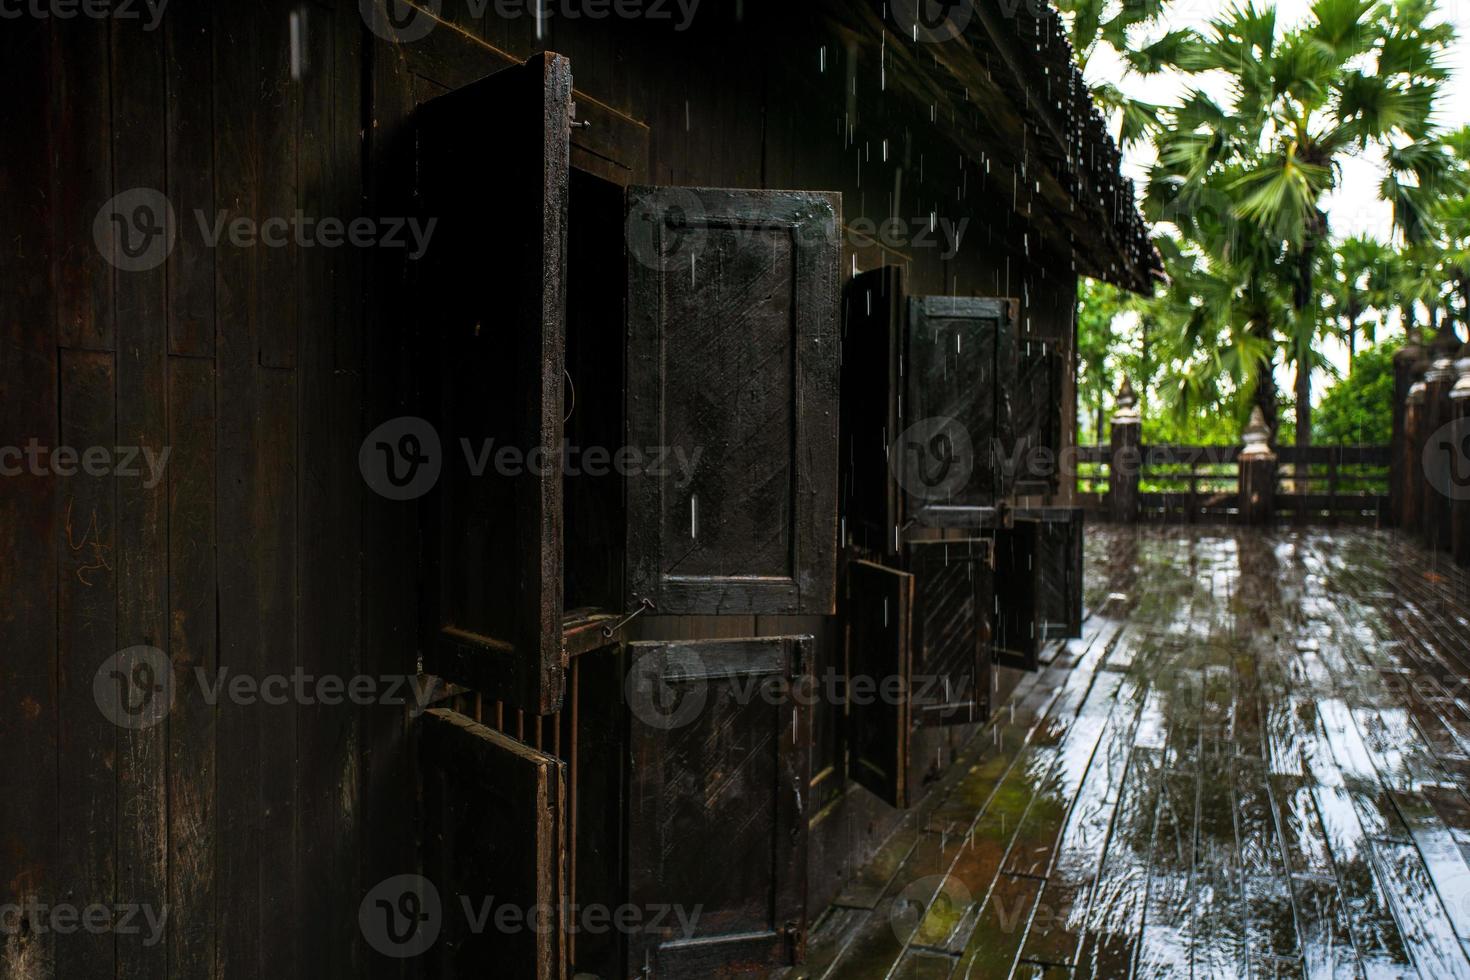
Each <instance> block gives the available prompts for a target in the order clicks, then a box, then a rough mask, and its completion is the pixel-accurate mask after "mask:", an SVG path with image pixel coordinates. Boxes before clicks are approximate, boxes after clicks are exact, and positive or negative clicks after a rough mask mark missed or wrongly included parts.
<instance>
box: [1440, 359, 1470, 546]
mask: <svg viewBox="0 0 1470 980" xmlns="http://www.w3.org/2000/svg"><path fill="white" fill-rule="evenodd" d="M1455 374H1456V375H1457V379H1456V381H1455V386H1454V387H1453V388H1452V389H1450V404H1451V405H1452V406H1453V407H1452V408H1451V409H1450V412H1451V416H1452V417H1453V418H1454V420H1455V428H1454V429H1453V430H1452V438H1453V442H1454V444H1453V445H1451V446H1450V447H1449V448H1450V452H1451V454H1452V455H1451V457H1450V459H1448V460H1446V463H1447V464H1448V465H1447V467H1446V468H1447V470H1448V472H1447V474H1446V475H1447V476H1448V477H1449V488H1450V489H1451V492H1452V493H1453V494H1454V499H1453V500H1451V502H1450V538H1451V539H1452V541H1453V549H1454V554H1455V561H1456V562H1458V563H1459V564H1461V565H1470V486H1460V484H1459V482H1458V480H1456V479H1455V477H1456V476H1457V474H1456V473H1455V472H1454V470H1453V469H1451V468H1450V467H1452V466H1453V464H1454V463H1455V462H1458V461H1460V460H1461V459H1463V458H1464V453H1465V449H1466V446H1465V444H1464V440H1465V438H1466V437H1470V343H1466V344H1465V346H1464V347H1461V348H1460V356H1459V358H1458V359H1457V360H1456V361H1455Z"/></svg>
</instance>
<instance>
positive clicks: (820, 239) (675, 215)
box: [627, 188, 841, 614]
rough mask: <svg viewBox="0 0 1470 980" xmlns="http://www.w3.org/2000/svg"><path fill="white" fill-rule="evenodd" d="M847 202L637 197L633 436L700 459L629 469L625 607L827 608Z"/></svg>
mask: <svg viewBox="0 0 1470 980" xmlns="http://www.w3.org/2000/svg"><path fill="white" fill-rule="evenodd" d="M840 214H841V202H840V200H838V199H837V198H836V197H834V196H832V195H825V194H814V193H785V192H783V193H773V192H761V191H740V190H721V189H712V188H634V189H633V190H632V191H630V194H629V217H628V226H629V245H628V270H629V289H628V318H629V327H628V393H629V394H628V439H629V442H630V444H631V445H634V446H639V447H658V449H659V452H661V453H664V454H671V455H672V458H673V459H675V460H681V461H682V460H687V461H688V462H689V465H688V472H685V473H680V472H678V468H676V467H670V466H667V465H664V466H648V467H644V468H642V469H640V470H638V471H637V472H634V473H631V474H630V475H629V479H628V523H629V537H628V574H627V579H628V588H629V590H630V595H629V602H630V603H632V602H635V601H636V600H638V599H641V598H643V597H647V598H650V599H652V600H653V602H654V604H655V606H656V607H657V608H658V609H659V611H661V612H665V613H686V614H700V613H704V614H713V613H747V612H753V613H776V614H781V613H787V614H796V613H828V614H830V613H831V612H832V611H833V608H834V605H835V598H836V591H835V589H836V586H835V577H836V544H837V541H836V538H837V528H836V495H837V476H836V473H835V465H836V450H837V383H838V365H837V284H836V278H837V255H838V252H837V246H836V228H837V223H838V221H839V220H840ZM691 270H692V271H691ZM732 406H738V410H736V411H732V410H731V407H732Z"/></svg>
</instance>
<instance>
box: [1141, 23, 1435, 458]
mask: <svg viewBox="0 0 1470 980" xmlns="http://www.w3.org/2000/svg"><path fill="white" fill-rule="evenodd" d="M1426 4H1428V5H1429V9H1432V4H1429V0H1397V2H1396V3H1394V4H1392V5H1382V6H1380V5H1378V4H1376V3H1375V0H1316V2H1315V3H1314V4H1313V5H1312V16H1311V19H1310V21H1309V23H1308V24H1306V25H1305V26H1304V27H1303V28H1301V29H1299V30H1294V31H1289V32H1284V31H1282V30H1281V29H1280V26H1279V24H1278V22H1277V19H1276V13H1275V9H1274V8H1272V7H1265V8H1258V7H1257V6H1256V5H1255V3H1254V2H1247V3H1245V4H1244V5H1243V6H1240V5H1238V6H1235V7H1233V8H1231V9H1230V11H1229V12H1228V13H1227V14H1226V15H1225V17H1223V18H1222V19H1219V20H1217V21H1215V22H1213V23H1212V24H1211V26H1210V30H1209V32H1208V33H1207V34H1206V35H1205V36H1204V37H1202V38H1201V39H1200V41H1199V42H1198V43H1196V44H1185V45H1182V46H1181V47H1180V59H1181V60H1180V65H1181V67H1183V68H1185V69H1186V70H1190V71H1224V72H1228V73H1230V75H1231V76H1232V81H1233V83H1234V89H1235V91H1234V100H1233V102H1232V103H1230V104H1229V105H1228V106H1222V105H1217V104H1216V103H1214V102H1213V101H1212V100H1210V99H1209V98H1208V96H1207V95H1206V94H1205V93H1204V92H1203V91H1202V90H1197V91H1194V92H1192V93H1190V95H1189V97H1187V98H1186V99H1185V100H1184V102H1183V103H1182V104H1181V106H1180V107H1179V108H1178V109H1176V110H1173V111H1171V112H1169V113H1168V114H1167V117H1166V118H1167V122H1168V129H1167V130H1166V132H1165V135H1164V136H1163V137H1162V138H1161V140H1160V167H1161V168H1162V169H1161V172H1159V173H1157V174H1156V175H1155V177H1156V179H1157V183H1158V185H1159V192H1160V193H1167V192H1168V191H1170V190H1172V191H1173V192H1174V193H1176V194H1183V195H1186V196H1187V195H1190V194H1213V195H1216V196H1218V195H1220V194H1221V193H1222V192H1223V193H1224V194H1225V195H1227V196H1229V197H1230V198H1231V199H1232V200H1233V206H1232V207H1231V213H1230V220H1229V222H1228V223H1229V224H1231V225H1232V227H1230V228H1229V238H1230V240H1231V242H1230V243H1231V246H1232V249H1233V251H1234V253H1235V255H1234V256H1233V260H1234V261H1237V262H1245V263H1247V264H1249V265H1250V266H1251V267H1252V272H1253V277H1254V278H1255V279H1256V280H1257V281H1258V282H1266V281H1269V280H1273V279H1274V280H1276V281H1278V282H1280V283H1282V284H1283V285H1285V286H1286V288H1287V289H1288V290H1289V293H1290V300H1291V303H1290V305H1291V315H1290V317H1289V318H1287V319H1286V320H1284V321H1277V323H1276V324H1272V323H1257V324H1256V325H1255V327H1256V335H1257V337H1258V338H1259V339H1261V340H1263V341H1268V342H1269V341H1273V340H1274V339H1275V337H1276V336H1277V335H1278V334H1279V335H1280V336H1281V337H1282V340H1283V341H1284V343H1283V344H1282V347H1281V350H1282V354H1283V360H1284V361H1285V362H1286V363H1291V364H1294V365H1295V366H1296V376H1297V377H1296V403H1297V413H1296V415H1297V418H1296V441H1297V444H1298V445H1299V446H1306V445H1310V443H1311V391H1312V382H1311V377H1312V371H1313V369H1314V368H1315V367H1317V366H1319V365H1320V363H1321V359H1320V355H1319V354H1318V353H1317V344H1316V343H1315V340H1316V330H1317V329H1318V326H1319V324H1320V320H1321V315H1322V314H1321V302H1320V295H1319V294H1320V291H1319V275H1320V273H1321V269H1320V265H1321V261H1320V260H1321V257H1322V255H1323V253H1324V245H1325V244H1327V243H1328V242H1329V241H1330V227H1329V224H1328V220H1327V215H1326V212H1325V210H1324V208H1323V198H1324V197H1325V195H1326V194H1327V193H1328V192H1330V191H1331V190H1332V189H1333V188H1334V187H1335V186H1336V182H1337V178H1338V175H1339V173H1340V168H1341V164H1342V160H1343V158H1344V157H1346V156H1347V155H1349V154H1351V153H1358V152H1363V151H1365V150H1367V149H1369V148H1370V147H1381V148H1391V147H1393V146H1396V145H1398V143H1399V142H1402V141H1404V140H1408V141H1411V142H1412V141H1421V140H1425V139H1427V138H1428V137H1429V136H1430V125H1429V115H1430V111H1431V109H1432V106H1433V101H1434V96H1435V93H1436V85H1437V84H1438V83H1439V82H1440V81H1442V80H1443V78H1444V72H1443V70H1442V69H1441V68H1440V67H1439V65H1438V60H1437V59H1438V57H1439V54H1440V51H1441V50H1442V48H1443V46H1444V43H1445V40H1446V32H1445V31H1443V30H1440V29H1438V28H1425V27H1423V25H1422V17H1423V15H1424V12H1425V9H1426ZM1416 16H1418V17H1420V18H1421V21H1420V22H1419V23H1417V24H1416V22H1415V17H1416ZM1151 183H1154V181H1151ZM1276 326H1279V327H1281V328H1282V329H1280V330H1277V329H1274V327H1276ZM1261 381H1262V382H1263V386H1264V387H1266V388H1267V389H1268V391H1267V392H1266V393H1265V394H1267V395H1268V396H1271V397H1268V398H1267V399H1265V401H1267V402H1268V404H1263V406H1262V407H1263V410H1265V411H1266V414H1267V417H1268V422H1269V424H1272V425H1274V415H1275V412H1274V411H1273V409H1274V404H1270V403H1274V391H1271V390H1269V389H1271V388H1272V387H1273V386H1272V385H1271V383H1270V382H1269V381H1267V378H1266V374H1264V373H1263V374H1262V376H1261Z"/></svg>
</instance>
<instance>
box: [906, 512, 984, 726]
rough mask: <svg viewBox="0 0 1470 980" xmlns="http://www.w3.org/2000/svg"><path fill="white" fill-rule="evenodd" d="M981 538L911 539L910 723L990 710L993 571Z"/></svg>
mask: <svg viewBox="0 0 1470 980" xmlns="http://www.w3.org/2000/svg"><path fill="white" fill-rule="evenodd" d="M989 560H990V542H989V541H988V540H984V539H979V538H976V539H969V540H953V541H934V542H922V543H920V542H913V543H911V544H910V545H909V564H908V567H909V570H910V571H911V572H913V574H914V580H915V593H916V600H915V608H914V621H915V624H916V635H915V638H914V677H913V684H914V706H913V713H914V724H915V725H919V726H933V725H966V724H972V723H977V722H983V721H985V720H986V718H987V717H989V705H990V670H989V668H990V658H989V657H988V656H987V651H988V649H989V644H990V616H989V615H988V610H989V607H990V603H991V594H990V593H991V575H990V568H989Z"/></svg>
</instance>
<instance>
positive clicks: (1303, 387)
mask: <svg viewBox="0 0 1470 980" xmlns="http://www.w3.org/2000/svg"><path fill="white" fill-rule="evenodd" d="M1316 217H1317V227H1314V228H1311V229H1309V230H1308V232H1307V237H1306V240H1305V241H1304V242H1303V243H1302V250H1301V254H1300V255H1298V256H1297V283H1296V295H1295V297H1294V299H1295V300H1296V302H1295V303H1294V304H1293V305H1294V306H1295V307H1296V312H1297V317H1298V320H1300V318H1301V317H1302V316H1303V315H1305V313H1306V311H1307V310H1308V308H1310V306H1311V305H1312V303H1313V302H1314V301H1315V299H1316V296H1315V294H1314V293H1313V292H1312V282H1313V272H1314V270H1315V264H1316V259H1317V233H1318V230H1319V229H1320V230H1321V231H1322V233H1324V234H1325V233H1326V228H1327V218H1326V216H1325V215H1323V214H1322V213H1321V212H1320V211H1319V212H1317V215H1316ZM1307 346H1308V349H1306V350H1299V351H1297V360H1296V448H1297V460H1296V469H1295V472H1296V479H1297V486H1296V492H1297V493H1306V492H1307V475H1308V470H1309V467H1308V466H1307V457H1306V450H1307V449H1308V448H1310V447H1311V445H1312V359H1311V356H1310V355H1311V353H1312V352H1311V349H1310V347H1311V345H1310V343H1309V344H1308V345H1307Z"/></svg>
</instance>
